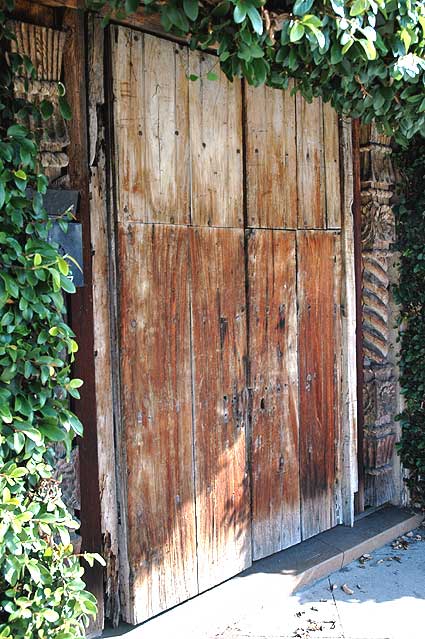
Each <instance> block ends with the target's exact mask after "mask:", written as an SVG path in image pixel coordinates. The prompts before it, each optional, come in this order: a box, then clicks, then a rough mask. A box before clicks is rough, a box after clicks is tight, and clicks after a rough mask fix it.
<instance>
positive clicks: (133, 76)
mask: <svg viewBox="0 0 425 639" xmlns="http://www.w3.org/2000/svg"><path fill="white" fill-rule="evenodd" d="M187 69H188V51H187V48H183V47H182V46H181V45H179V44H176V43H172V42H168V41H166V40H160V39H159V38H155V37H154V36H150V35H147V34H141V33H139V32H137V31H132V30H130V29H125V28H123V27H113V37H112V74H113V81H114V83H113V91H114V99H115V102H114V110H115V114H114V115H115V117H114V125H115V131H116V141H115V145H116V151H117V156H116V161H117V163H118V166H117V171H116V173H117V176H118V181H119V185H118V190H117V192H118V216H119V219H120V220H122V221H125V220H132V221H139V222H162V223H170V224H186V223H188V222H189V214H190V210H189V209H190V203H189V137H188V136H189V125H188V80H187V77H186V75H187Z"/></svg>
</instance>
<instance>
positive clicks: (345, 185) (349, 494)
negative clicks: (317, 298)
mask: <svg viewBox="0 0 425 639" xmlns="http://www.w3.org/2000/svg"><path fill="white" fill-rule="evenodd" d="M340 145H341V168H342V174H343V181H342V190H343V200H342V232H341V241H342V258H343V281H342V380H341V382H342V383H341V391H342V392H341V403H342V405H341V417H342V420H341V422H342V423H341V431H342V432H341V440H342V441H341V444H342V445H341V446H340V448H341V458H342V459H341V461H342V466H341V473H342V475H341V490H342V513H341V515H342V517H341V518H342V523H344V524H345V525H346V526H352V525H353V524H354V494H355V493H356V492H357V490H358V468H357V343H356V316H357V301H356V276H355V237H354V203H355V196H354V188H355V187H354V172H353V138H352V122H351V119H349V118H347V117H343V118H342V121H341V128H340Z"/></svg>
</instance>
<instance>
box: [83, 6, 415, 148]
mask: <svg viewBox="0 0 425 639" xmlns="http://www.w3.org/2000/svg"><path fill="white" fill-rule="evenodd" d="M131 4H132V7H131V8H132V10H134V8H135V6H136V3H131ZM133 4H134V6H133ZM139 4H140V5H143V4H146V5H148V6H149V10H157V11H159V12H160V14H161V22H162V25H163V27H164V28H165V29H166V30H167V31H174V32H175V33H177V34H178V35H187V36H188V37H189V38H190V44H191V47H192V48H195V47H200V48H201V49H202V48H204V49H206V48H212V47H216V48H217V49H218V52H219V58H220V65H221V68H222V70H223V72H224V73H225V74H226V75H227V77H228V78H229V79H233V78H234V77H244V78H246V80H247V81H248V82H249V83H250V84H253V85H255V86H258V85H260V84H262V83H267V84H269V85H270V86H273V87H275V88H280V89H285V88H286V87H287V86H288V81H289V79H291V78H292V79H293V80H294V85H295V90H296V91H299V92H301V93H302V95H303V96H304V97H305V98H306V99H307V100H311V99H312V98H313V97H315V96H322V97H323V99H324V100H326V101H329V100H330V101H331V102H332V105H333V106H334V108H335V109H336V110H337V111H338V112H339V113H343V114H346V115H350V116H352V117H353V118H360V119H362V120H363V122H365V123H368V122H370V121H371V120H372V119H375V121H376V122H377V124H378V126H379V127H380V128H381V130H383V131H384V132H385V133H387V134H388V135H394V136H395V138H396V139H397V140H398V141H399V142H402V143H405V142H406V140H407V139H410V138H411V137H412V136H414V135H415V133H419V132H425V115H424V114H425V103H424V107H423V108H421V109H420V110H419V109H418V107H419V105H420V104H421V102H422V100H423V99H424V86H425V85H424V78H425V73H424V72H425V68H424V67H425V57H424V56H425V40H424V32H425V3H424V2H415V3H413V2H408V3H406V0H379V1H378V2H375V1H372V0H352V1H350V2H348V1H344V0H295V1H294V2H292V3H291V2H289V3H284V4H283V5H282V7H283V8H282V9H281V14H280V12H279V9H276V8H275V9H274V11H275V14H277V16H278V19H275V17H274V14H272V13H268V12H267V9H266V8H267V4H264V2H263V1H262V0H223V1H222V2H219V3H209V2H207V3H199V2H197V0H170V1H169V2H166V3H163V2H160V1H159V0H146V1H145V2H143V0H140V2H139ZM95 5H96V6H95V8H99V6H101V5H103V6H109V8H110V9H111V11H112V12H113V11H120V10H122V9H125V8H126V3H125V2H123V1H122V0H96V1H95ZM247 34H249V35H250V37H251V40H250V42H247ZM259 51H261V54H260V53H259ZM254 52H255V53H254ZM407 88H408V89H409V94H408V95H406V94H404V91H405V89H407ZM376 95H378V96H379V97H378V98H376V97H375V96H376ZM408 98H409V99H408ZM421 106H422V105H421Z"/></svg>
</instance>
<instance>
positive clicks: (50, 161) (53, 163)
mask: <svg viewBox="0 0 425 639" xmlns="http://www.w3.org/2000/svg"><path fill="white" fill-rule="evenodd" d="M8 26H9V27H10V29H11V30H12V31H13V32H14V33H15V36H16V41H13V40H12V41H11V49H12V51H13V52H17V53H20V54H21V55H26V56H28V58H29V59H30V60H31V62H32V64H33V65H34V68H35V75H36V77H35V78H31V77H30V75H29V74H28V73H27V72H24V73H25V75H24V76H22V77H16V78H15V80H14V90H15V94H16V96H17V97H21V98H23V99H28V100H29V101H30V102H32V103H33V104H36V105H39V104H40V103H41V102H42V101H43V100H48V101H49V102H50V103H51V104H52V106H53V114H52V116H51V117H50V118H49V119H48V120H44V121H42V122H41V124H38V123H36V122H34V121H32V120H28V121H26V122H23V124H25V125H26V126H28V127H29V128H30V129H31V130H34V129H35V127H40V128H41V139H40V161H41V165H42V167H43V170H44V173H45V175H47V177H48V178H49V182H50V184H51V185H53V184H55V185H56V186H57V185H58V183H61V182H63V181H65V184H67V179H66V177H67V176H66V172H64V171H62V169H64V168H65V167H67V166H68V155H67V154H66V152H65V150H66V147H67V146H68V145H69V135H68V130H67V126H66V123H65V121H64V119H63V118H62V116H61V114H60V110H59V93H58V83H59V81H60V80H61V76H62V61H63V48H64V44H65V39H66V34H65V32H64V31H59V30H56V29H50V28H48V27H42V26H38V25H35V24H27V23H26V22H17V21H10V22H9V23H8ZM70 63H71V64H72V62H70ZM62 173H65V175H64V176H62Z"/></svg>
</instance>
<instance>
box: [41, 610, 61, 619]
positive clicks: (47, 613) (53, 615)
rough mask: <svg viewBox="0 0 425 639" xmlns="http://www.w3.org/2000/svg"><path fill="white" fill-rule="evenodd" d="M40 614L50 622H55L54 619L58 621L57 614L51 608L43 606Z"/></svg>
mask: <svg viewBox="0 0 425 639" xmlns="http://www.w3.org/2000/svg"><path fill="white" fill-rule="evenodd" d="M42 614H43V617H44V618H45V619H46V621H49V622H50V623H56V621H58V619H59V614H58V613H57V612H56V610H53V609H52V608H45V609H44V610H43V611H42Z"/></svg>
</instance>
